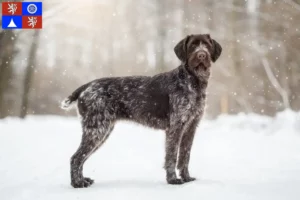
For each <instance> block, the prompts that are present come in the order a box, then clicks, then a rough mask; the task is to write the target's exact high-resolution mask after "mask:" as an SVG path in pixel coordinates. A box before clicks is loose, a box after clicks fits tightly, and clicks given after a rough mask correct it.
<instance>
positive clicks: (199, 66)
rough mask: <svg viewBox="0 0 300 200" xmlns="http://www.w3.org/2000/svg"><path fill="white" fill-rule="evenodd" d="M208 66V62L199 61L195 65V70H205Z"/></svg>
mask: <svg viewBox="0 0 300 200" xmlns="http://www.w3.org/2000/svg"><path fill="white" fill-rule="evenodd" d="M209 67H210V65H209V64H207V63H205V62H200V63H199V64H198V65H196V67H195V70H196V71H199V70H203V69H204V70H207V69H208V68H209Z"/></svg>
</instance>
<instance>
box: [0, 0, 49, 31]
mask: <svg viewBox="0 0 300 200" xmlns="http://www.w3.org/2000/svg"><path fill="white" fill-rule="evenodd" d="M42 7H43V6H42V2H2V29H41V28H42V19H43V18H42V14H43V10H42V9H43V8H42Z"/></svg>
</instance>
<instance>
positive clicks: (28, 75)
mask: <svg viewBox="0 0 300 200" xmlns="http://www.w3.org/2000/svg"><path fill="white" fill-rule="evenodd" d="M39 34H40V31H39V30H35V31H34V34H33V41H32V44H31V47H30V50H29V56H28V63H27V67H26V70H25V77H24V84H23V95H22V104H21V113H20V117H21V118H25V117H26V115H27V112H28V106H29V97H30V96H29V95H30V87H31V83H32V80H33V74H34V70H35V67H36V59H35V58H36V52H37V48H38V40H39Z"/></svg>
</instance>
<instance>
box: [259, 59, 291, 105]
mask: <svg viewBox="0 0 300 200" xmlns="http://www.w3.org/2000/svg"><path fill="white" fill-rule="evenodd" d="M262 64H263V66H264V69H265V71H266V73H267V76H268V78H269V80H270V82H271V83H272V85H273V86H274V88H275V89H276V90H277V92H278V93H279V94H280V96H281V97H282V101H283V105H284V108H290V103H289V97H288V94H287V92H286V91H285V90H284V89H283V88H282V87H281V86H280V84H279V82H278V80H277V79H276V77H275V76H274V73H273V72H272V70H271V67H270V65H269V61H268V60H267V59H266V58H265V57H262Z"/></svg>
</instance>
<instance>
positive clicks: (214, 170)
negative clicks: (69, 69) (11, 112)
mask: <svg viewBox="0 0 300 200" xmlns="http://www.w3.org/2000/svg"><path fill="white" fill-rule="evenodd" d="M80 138H81V130H80V124H79V121H78V120H77V118H63V117H52V116H46V117H29V118H28V119H26V120H25V121H22V120H19V119H15V118H8V119H5V120H2V121H0V175H1V178H0V199H1V200H10V199H13V200H23V199H28V200H38V199H41V200H53V199H56V200H60V199H61V200H69V199H70V200H74V199H86V200H93V199H97V200H99V199H103V200H110V199H130V200H133V199H137V200H141V199H143V200H144V199H146V200H147V199H156V200H159V199H172V200H175V199H186V200H190V199H195V200H196V199H197V200H199V199H203V200H210V199H216V200H221V199H222V200H223V199H228V200H247V199H253V200H254V199H255V200H260V199H263V200H269V199H270V200H277V199H280V200H294V199H295V200H299V199H300V113H293V112H290V111H286V112H282V113H280V114H278V115H277V116H276V117H275V118H269V117H262V116H257V115H238V116H221V117H219V118H218V119H216V120H213V121H204V122H203V123H202V124H201V125H200V127H199V128H198V130H197V136H196V138H195V143H194V148H193V151H192V157H191V163H190V171H191V174H192V175H193V176H195V177H196V178H197V181H195V182H191V183H187V184H184V185H179V186H174V185H167V184H166V181H165V173H164V170H163V160H164V134H163V132H162V131H155V130H151V129H148V128H144V127H142V126H140V125H137V124H133V123H128V122H120V123H119V124H117V126H116V127H115V130H114V132H113V133H112V135H111V137H110V138H109V140H108V141H107V143H105V145H104V146H103V148H101V149H100V150H99V151H98V152H97V153H95V154H94V155H93V156H92V157H91V158H90V160H88V162H87V163H86V165H85V168H84V174H85V176H87V177H91V178H93V179H95V184H94V185H92V186H91V187H90V188H86V189H73V188H72V187H71V186H70V178H69V174H70V172H69V160H70V156H71V155H72V154H73V153H74V152H75V150H76V148H77V147H78V144H79V142H80Z"/></svg>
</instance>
